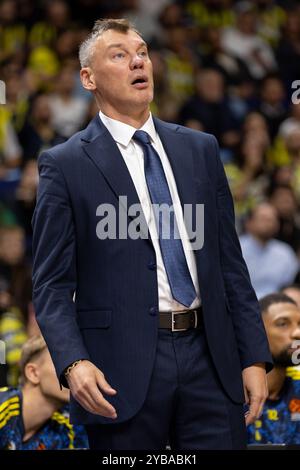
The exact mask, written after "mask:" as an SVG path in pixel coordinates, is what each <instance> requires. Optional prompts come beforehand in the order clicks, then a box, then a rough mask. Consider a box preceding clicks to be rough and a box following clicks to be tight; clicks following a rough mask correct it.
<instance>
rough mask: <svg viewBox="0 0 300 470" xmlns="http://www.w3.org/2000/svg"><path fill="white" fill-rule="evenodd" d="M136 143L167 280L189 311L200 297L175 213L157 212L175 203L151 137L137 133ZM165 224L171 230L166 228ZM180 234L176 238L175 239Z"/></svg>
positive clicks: (173, 292)
mask: <svg viewBox="0 0 300 470" xmlns="http://www.w3.org/2000/svg"><path fill="white" fill-rule="evenodd" d="M133 139H134V140H135V141H137V142H138V143H139V144H140V145H141V146H142V148H143V152H144V169H145V177H146V182H147V186H148V190H149V193H150V197H151V202H152V205H153V204H154V205H155V206H154V215H155V221H156V226H157V230H158V236H159V244H160V249H161V254H162V258H163V262H164V266H165V269H166V273H167V276H168V281H169V285H170V288H171V292H172V296H173V298H174V299H175V300H177V302H179V303H180V304H182V305H185V306H186V307H189V306H190V305H191V304H192V303H193V301H194V300H195V298H196V296H197V293H196V291H195V287H194V284H193V281H192V278H191V274H190V271H189V268H188V265H187V261H186V257H185V254H184V251H183V246H182V242H181V239H180V237H179V236H178V228H177V224H176V217H175V214H174V210H171V211H169V210H167V211H164V210H158V211H157V210H156V209H157V208H158V209H159V208H161V207H162V205H164V206H163V207H167V208H169V207H172V206H173V201H172V197H171V194H170V190H169V186H168V182H167V179H166V175H165V173H164V169H163V166H162V163H161V160H160V157H159V155H158V153H157V152H156V150H155V149H154V147H153V146H152V145H151V142H150V137H149V135H148V134H147V132H145V131H136V132H135V133H134V135H133ZM166 224H167V225H168V227H166ZM176 234H177V236H176Z"/></svg>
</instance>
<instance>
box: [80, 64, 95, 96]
mask: <svg viewBox="0 0 300 470" xmlns="http://www.w3.org/2000/svg"><path fill="white" fill-rule="evenodd" d="M80 79H81V83H82V86H83V88H85V89H86V90H88V91H94V90H96V83H95V80H94V74H93V72H92V70H91V69H90V67H83V68H82V69H81V70H80Z"/></svg>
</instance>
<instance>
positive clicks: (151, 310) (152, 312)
mask: <svg viewBox="0 0 300 470" xmlns="http://www.w3.org/2000/svg"><path fill="white" fill-rule="evenodd" d="M149 313H150V315H152V316H153V317H156V315H157V314H158V310H157V308H156V307H151V308H150V309H149Z"/></svg>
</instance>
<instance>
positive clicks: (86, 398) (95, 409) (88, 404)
mask: <svg viewBox="0 0 300 470" xmlns="http://www.w3.org/2000/svg"><path fill="white" fill-rule="evenodd" d="M100 395H101V394H100ZM76 400H77V401H78V402H79V403H80V404H81V405H82V406H83V407H84V408H85V409H87V410H88V411H90V413H93V414H98V415H101V416H104V417H106V418H113V419H115V418H116V417H117V415H116V412H115V411H114V412H112V410H111V409H110V410H109V411H107V409H106V408H105V406H103V405H102V402H101V401H100V402H99V400H97V402H95V400H94V399H93V397H92V396H91V395H90V393H89V392H88V391H86V390H85V391H81V392H79V394H78V395H77V397H76ZM103 400H104V399H103ZM104 401H105V400H104ZM107 403H108V402H107ZM108 405H109V406H111V405H110V403H108ZM113 410H114V408H113Z"/></svg>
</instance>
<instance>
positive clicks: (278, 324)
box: [277, 321, 287, 327]
mask: <svg viewBox="0 0 300 470" xmlns="http://www.w3.org/2000/svg"><path fill="white" fill-rule="evenodd" d="M286 325H287V323H286V322H285V321H281V322H279V323H277V326H279V327H283V326H286Z"/></svg>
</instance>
